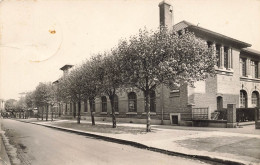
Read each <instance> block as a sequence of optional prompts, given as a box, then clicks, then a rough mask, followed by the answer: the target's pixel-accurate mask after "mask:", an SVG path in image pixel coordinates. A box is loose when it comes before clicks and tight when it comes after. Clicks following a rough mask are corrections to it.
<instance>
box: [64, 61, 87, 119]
mask: <svg viewBox="0 0 260 165" xmlns="http://www.w3.org/2000/svg"><path fill="white" fill-rule="evenodd" d="M83 71H84V70H83V68H82V66H80V67H75V69H73V70H72V71H71V72H70V74H69V75H68V76H66V77H64V78H63V80H62V85H63V90H66V92H65V93H66V94H67V95H69V96H70V99H71V100H72V101H73V102H77V103H78V117H77V123H78V124H80V118H81V116H80V110H81V101H82V100H83V99H84V98H86V93H85V92H84V89H85V83H86V82H84V80H83V74H84V73H83ZM65 98H66V97H65Z"/></svg>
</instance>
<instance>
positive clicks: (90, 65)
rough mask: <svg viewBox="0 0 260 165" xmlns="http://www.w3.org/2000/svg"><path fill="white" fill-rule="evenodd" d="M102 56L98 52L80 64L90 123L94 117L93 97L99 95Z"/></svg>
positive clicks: (93, 123)
mask: <svg viewBox="0 0 260 165" xmlns="http://www.w3.org/2000/svg"><path fill="white" fill-rule="evenodd" d="M102 60H103V59H102V56H101V55H100V54H99V55H97V56H95V57H92V58H91V60H89V61H86V62H85V63H84V64H83V65H82V73H83V74H82V80H83V82H84V83H83V84H84V93H85V94H87V95H86V98H88V100H89V104H90V112H91V121H92V125H95V118H94V107H93V106H94V103H95V97H96V96H97V95H99V94H100V93H101V91H102V89H103V88H102V85H103V84H102V79H103V74H104V72H103V68H102V67H101V64H102V62H103V61H102Z"/></svg>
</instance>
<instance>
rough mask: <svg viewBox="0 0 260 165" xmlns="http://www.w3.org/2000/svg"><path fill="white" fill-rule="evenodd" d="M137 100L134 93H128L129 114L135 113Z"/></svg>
mask: <svg viewBox="0 0 260 165" xmlns="http://www.w3.org/2000/svg"><path fill="white" fill-rule="evenodd" d="M136 103H137V100H136V93H135V92H130V93H129V94H128V111H129V112H137V105H136Z"/></svg>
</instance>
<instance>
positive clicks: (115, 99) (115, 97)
mask: <svg viewBox="0 0 260 165" xmlns="http://www.w3.org/2000/svg"><path fill="white" fill-rule="evenodd" d="M114 107H115V112H119V109H118V96H117V95H115V96H114Z"/></svg>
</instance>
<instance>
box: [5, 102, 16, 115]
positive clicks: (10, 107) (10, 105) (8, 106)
mask: <svg viewBox="0 0 260 165" xmlns="http://www.w3.org/2000/svg"><path fill="white" fill-rule="evenodd" d="M16 107H17V100H15V99H9V100H6V102H5V110H6V111H7V112H9V113H10V115H11V116H14V117H16Z"/></svg>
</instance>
